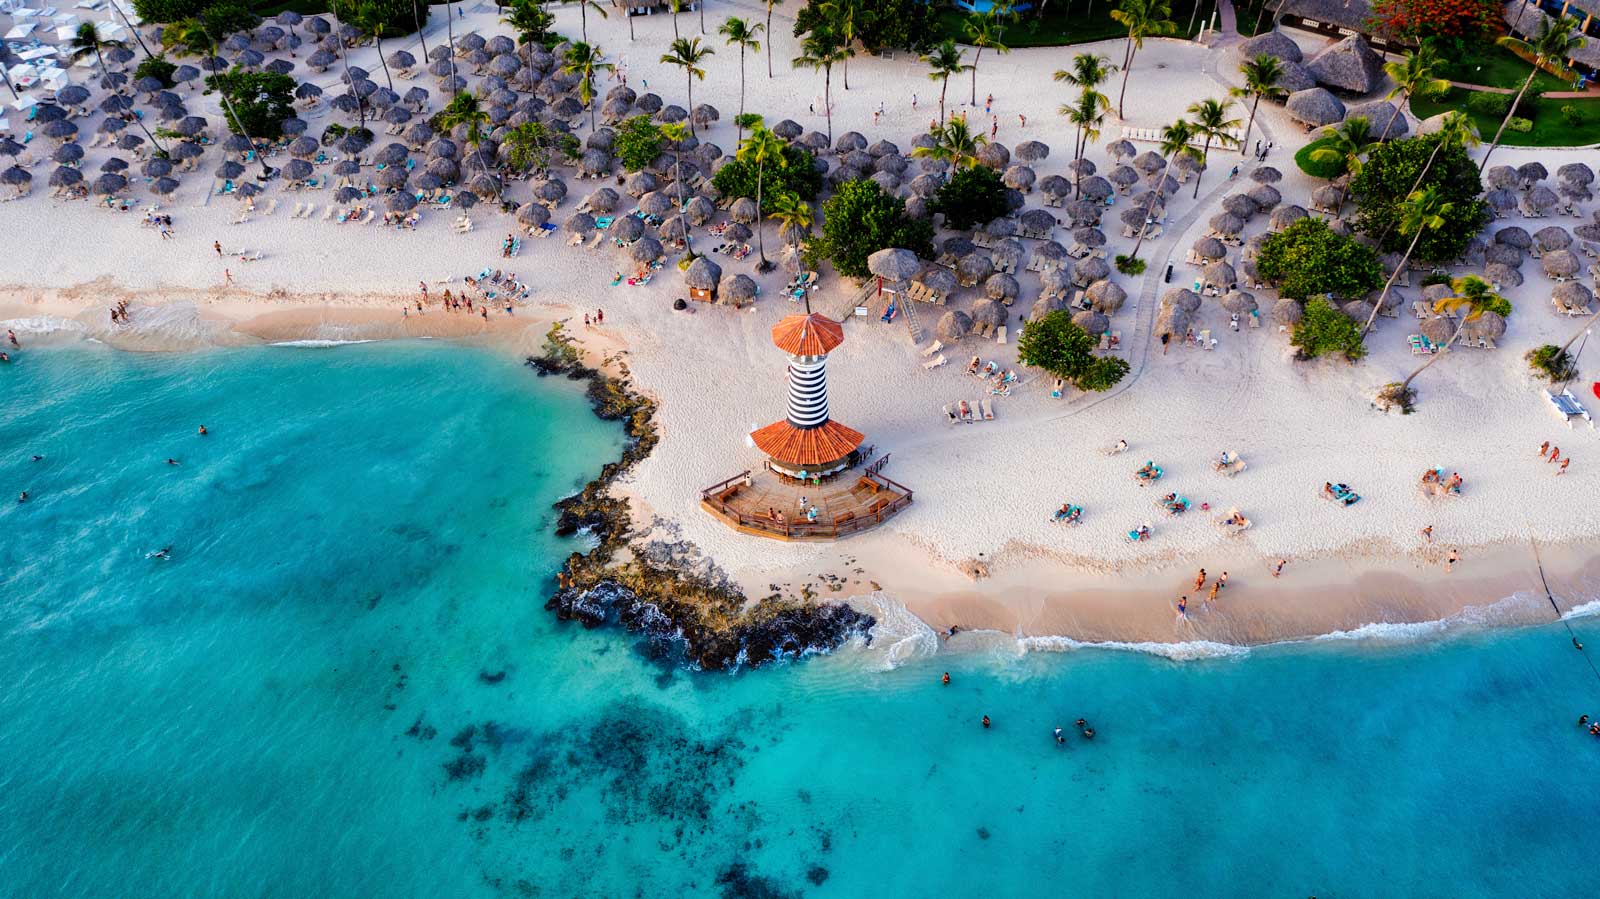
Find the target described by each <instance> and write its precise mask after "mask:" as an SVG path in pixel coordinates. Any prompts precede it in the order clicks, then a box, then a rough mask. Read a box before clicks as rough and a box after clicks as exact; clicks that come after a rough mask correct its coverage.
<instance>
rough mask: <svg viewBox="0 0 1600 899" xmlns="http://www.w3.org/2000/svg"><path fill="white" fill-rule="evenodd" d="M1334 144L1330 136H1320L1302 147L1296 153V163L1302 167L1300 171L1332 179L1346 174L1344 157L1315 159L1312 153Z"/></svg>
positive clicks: (1316, 176)
mask: <svg viewBox="0 0 1600 899" xmlns="http://www.w3.org/2000/svg"><path fill="white" fill-rule="evenodd" d="M1332 145H1333V141H1332V140H1330V139H1329V138H1326V137H1321V138H1318V139H1316V140H1314V141H1312V142H1311V143H1309V144H1306V145H1305V146H1303V147H1301V148H1300V149H1299V150H1298V151H1297V152H1296V153H1295V154H1294V164H1295V165H1297V166H1299V167H1300V171H1302V172H1305V173H1306V174H1307V175H1310V176H1311V177H1313V178H1321V179H1322V180H1324V181H1331V180H1333V179H1334V178H1337V177H1339V176H1340V175H1343V174H1344V169H1345V161H1344V160H1343V159H1313V158H1312V154H1314V153H1316V151H1318V150H1321V149H1323V148H1325V147H1331V146H1332Z"/></svg>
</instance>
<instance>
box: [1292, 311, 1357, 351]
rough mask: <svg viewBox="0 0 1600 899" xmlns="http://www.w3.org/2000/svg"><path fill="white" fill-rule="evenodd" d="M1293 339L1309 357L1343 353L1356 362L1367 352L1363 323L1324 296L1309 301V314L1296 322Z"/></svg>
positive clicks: (1306, 313) (1307, 312) (1306, 312)
mask: <svg viewBox="0 0 1600 899" xmlns="http://www.w3.org/2000/svg"><path fill="white" fill-rule="evenodd" d="M1289 342H1290V343H1291V344H1293V345H1294V346H1296V347H1298V348H1299V350H1300V353H1301V354H1302V355H1304V356H1305V357H1306V358H1308V359H1315V358H1316V357H1318V356H1321V355H1322V354H1324V353H1342V354H1344V357H1345V358H1346V359H1349V360H1350V361H1351V362H1354V361H1356V360H1358V359H1360V358H1361V357H1362V356H1365V355H1366V354H1367V348H1366V346H1365V345H1364V344H1363V343H1362V342H1361V326H1360V325H1358V324H1356V323H1355V321H1354V320H1353V319H1351V318H1350V316H1348V315H1345V314H1344V313H1343V312H1340V311H1339V310H1337V309H1335V308H1333V307H1332V306H1330V305H1329V304H1328V302H1327V301H1326V300H1324V299H1322V298H1320V297H1319V298H1317V299H1314V300H1309V301H1307V302H1306V311H1305V315H1304V316H1303V317H1302V318H1301V319H1300V322H1299V324H1296V325H1295V326H1294V333H1293V334H1292V335H1291V336H1290V338H1289Z"/></svg>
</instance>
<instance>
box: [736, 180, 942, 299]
mask: <svg viewBox="0 0 1600 899" xmlns="http://www.w3.org/2000/svg"><path fill="white" fill-rule="evenodd" d="M729 165H732V163H730V164H729ZM727 170H728V168H727V167H726V166H725V167H723V169H722V171H723V172H725V171H727ZM718 175H719V176H720V175H721V172H718ZM769 196H771V194H769ZM822 216H823V218H822V237H821V239H819V240H813V241H811V242H810V243H809V244H807V247H806V248H807V250H808V251H809V252H810V254H811V258H821V259H828V260H830V261H832V262H833V267H834V268H836V269H838V271H839V274H841V275H844V276H845V277H847V278H865V277H867V275H868V274H869V272H868V271H867V257H868V256H871V255H872V254H873V253H876V252H878V251H879V250H883V249H888V248H889V247H900V248H902V249H906V250H910V251H911V252H913V253H916V254H917V255H918V256H924V257H927V256H931V255H933V226H932V225H930V224H928V222H927V220H925V219H914V218H912V217H910V216H908V215H906V204H905V201H904V200H902V199H900V198H899V197H896V196H894V195H893V194H887V193H884V191H883V188H881V187H879V186H878V184H877V182H875V181H868V180H866V179H864V178H858V179H855V180H852V181H846V182H845V183H843V184H841V185H839V190H838V192H837V193H835V194H834V195H833V196H831V197H829V198H828V202H826V203H824V204H823V206H822Z"/></svg>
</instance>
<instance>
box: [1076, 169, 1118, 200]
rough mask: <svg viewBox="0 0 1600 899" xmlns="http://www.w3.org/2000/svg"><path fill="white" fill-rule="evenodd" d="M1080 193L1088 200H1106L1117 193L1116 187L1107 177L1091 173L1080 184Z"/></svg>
mask: <svg viewBox="0 0 1600 899" xmlns="http://www.w3.org/2000/svg"><path fill="white" fill-rule="evenodd" d="M1078 193H1079V195H1080V196H1082V197H1083V198H1084V199H1086V200H1104V199H1106V198H1107V197H1109V196H1111V195H1112V194H1114V193H1116V188H1114V187H1112V186H1111V182H1110V181H1108V180H1106V179H1105V178H1102V177H1100V176H1099V175H1091V176H1090V177H1088V178H1085V179H1083V181H1082V182H1081V183H1080V184H1079V185H1078Z"/></svg>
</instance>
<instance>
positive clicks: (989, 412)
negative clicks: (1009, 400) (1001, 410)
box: [978, 399, 994, 421]
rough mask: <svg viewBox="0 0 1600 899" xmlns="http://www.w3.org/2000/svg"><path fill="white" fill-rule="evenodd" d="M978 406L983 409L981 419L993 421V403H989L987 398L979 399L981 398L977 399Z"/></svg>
mask: <svg viewBox="0 0 1600 899" xmlns="http://www.w3.org/2000/svg"><path fill="white" fill-rule="evenodd" d="M978 408H980V409H982V410H983V420H984V421H994V404H993V403H990V402H989V400H987V399H981V400H979V401H978Z"/></svg>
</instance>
